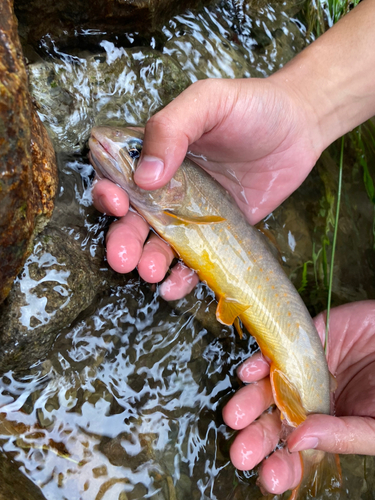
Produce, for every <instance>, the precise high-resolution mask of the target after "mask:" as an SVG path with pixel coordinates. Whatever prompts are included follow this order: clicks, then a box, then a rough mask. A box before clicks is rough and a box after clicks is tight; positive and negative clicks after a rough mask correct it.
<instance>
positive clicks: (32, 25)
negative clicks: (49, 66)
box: [15, 0, 212, 51]
mask: <svg viewBox="0 0 375 500" xmlns="http://www.w3.org/2000/svg"><path fill="white" fill-rule="evenodd" d="M211 1H212V0H59V1H58V2H56V0H16V1H15V9H16V15H17V17H18V19H19V21H20V25H21V32H22V35H23V37H24V38H25V39H27V41H28V42H29V43H30V44H32V45H33V46H34V47H38V49H42V50H43V47H44V48H46V47H48V50H49V51H53V49H54V47H55V46H56V45H57V46H59V47H62V46H64V47H66V46H70V45H71V44H73V45H75V44H76V43H77V37H80V36H81V35H84V34H85V33H87V30H90V38H91V39H93V38H94V37H95V30H98V31H105V32H107V33H111V34H112V35H113V34H116V35H119V36H123V34H124V32H129V31H138V32H139V36H140V37H143V36H147V35H148V34H150V32H152V31H154V30H155V29H157V27H158V26H160V24H161V23H162V22H163V21H166V20H168V19H170V18H172V17H173V16H174V15H176V14H178V13H180V12H183V11H184V10H186V9H188V8H193V7H197V6H198V5H200V4H203V3H205V4H207V3H210V2H211ZM39 42H41V45H39ZM80 42H82V43H80V46H81V47H82V44H83V45H84V44H85V43H87V36H86V37H85V36H83V37H82V38H81V40H80Z"/></svg>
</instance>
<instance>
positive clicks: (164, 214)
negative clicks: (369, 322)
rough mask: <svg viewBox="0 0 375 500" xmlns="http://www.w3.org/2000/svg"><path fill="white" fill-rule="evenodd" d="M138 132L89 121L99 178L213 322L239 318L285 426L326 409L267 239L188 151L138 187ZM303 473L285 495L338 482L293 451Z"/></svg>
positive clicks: (335, 469)
mask: <svg viewBox="0 0 375 500" xmlns="http://www.w3.org/2000/svg"><path fill="white" fill-rule="evenodd" d="M142 144H143V134H142V133H141V132H139V131H136V130H132V129H127V128H118V127H117V128H115V127H94V128H93V129H92V131H91V137H90V139H89V148H90V153H89V157H90V161H91V163H92V165H93V167H94V168H95V170H96V171H97V173H98V174H99V176H100V177H105V178H107V179H109V180H111V181H112V182H114V183H116V184H117V185H119V186H121V188H123V189H124V190H125V191H126V192H127V194H128V196H129V199H130V203H131V205H132V207H133V208H134V209H135V210H136V211H137V212H138V213H139V214H140V215H141V216H142V217H143V218H144V219H145V220H146V221H147V222H148V224H149V225H150V226H151V227H152V228H153V229H154V231H156V233H157V234H159V235H160V236H161V238H163V239H164V240H165V241H166V242H167V243H168V244H170V245H171V247H172V248H173V249H174V250H175V252H176V253H177V255H178V256H179V258H180V259H182V260H183V262H184V263H185V264H186V265H187V266H189V267H190V268H191V269H194V270H195V271H196V273H197V274H198V276H199V278H200V280H202V281H204V282H205V283H207V285H208V286H209V287H210V288H211V289H212V290H213V291H214V293H215V295H216V299H217V301H218V305H217V310H216V318H217V320H218V321H219V322H221V323H222V324H225V325H232V324H234V325H235V326H236V328H238V329H239V325H240V323H239V320H240V321H241V322H242V325H243V326H244V327H245V328H246V329H247V331H248V332H249V333H250V334H251V335H252V336H253V337H254V338H255V340H256V341H257V343H258V345H259V347H260V350H261V352H262V353H263V355H264V356H265V357H266V358H267V360H268V361H269V363H270V380H271V386H272V391H273V396H274V400H275V403H276V405H277V407H278V408H279V410H280V412H281V418H282V419H283V422H284V423H285V424H287V425H288V426H290V427H291V428H295V427H297V426H298V425H300V424H301V423H302V422H304V421H305V419H306V418H307V416H308V415H311V414H315V413H323V414H330V407H331V397H330V373H329V370H328V366H327V361H326V357H325V354H324V349H323V346H322V343H321V341H320V338H319V335H318V332H317V330H316V328H315V326H314V323H313V321H312V318H311V316H310V314H309V312H308V310H307V308H306V306H305V304H304V302H303V301H302V299H301V297H300V295H299V294H298V292H297V290H296V289H295V287H294V286H293V284H292V283H291V281H290V280H289V279H288V277H287V275H286V274H285V272H284V270H283V269H282V267H281V265H280V263H279V261H278V259H277V258H275V256H274V255H273V253H272V252H271V251H270V248H269V244H268V243H267V241H265V238H264V235H263V234H262V233H261V232H260V231H259V230H258V229H256V228H255V227H253V226H251V225H250V224H249V223H248V222H247V220H246V219H245V216H244V215H243V213H242V212H241V210H240V209H239V208H238V206H237V204H236V203H235V201H234V200H233V199H232V197H231V196H230V194H229V193H228V192H227V191H226V190H225V189H224V188H223V187H222V186H221V185H220V184H219V183H218V182H217V181H215V180H214V179H213V178H212V176H210V175H209V174H208V173H207V172H205V170H204V169H202V168H201V167H199V166H198V165H197V164H195V163H194V162H193V161H192V160H191V159H189V158H188V157H186V158H185V159H184V161H183V163H182V165H181V166H180V168H179V169H178V170H177V172H176V174H175V175H174V177H173V178H172V179H171V181H170V182H169V183H168V184H167V185H166V186H164V187H163V188H160V189H157V190H154V191H145V190H143V189H141V188H140V187H138V186H137V185H136V184H135V182H134V180H133V175H134V172H135V169H136V167H137V162H138V159H139V157H140V155H141V151H142ZM300 457H301V461H302V466H303V479H302V481H301V483H300V485H298V487H297V488H295V489H294V490H293V491H292V494H291V497H290V498H291V499H293V500H296V499H297V498H305V496H303V495H306V494H308V495H313V496H316V494H318V493H319V490H321V489H322V487H323V486H322V484H323V482H324V481H325V479H326V478H327V477H332V478H337V480H336V479H335V480H334V481H332V480H331V481H330V482H331V483H332V484H336V485H337V482H339V481H340V479H339V478H340V472H339V466H338V463H337V457H336V456H334V455H331V454H327V453H325V452H323V451H320V450H306V451H302V452H300Z"/></svg>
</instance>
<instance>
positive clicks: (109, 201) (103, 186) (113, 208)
mask: <svg viewBox="0 0 375 500" xmlns="http://www.w3.org/2000/svg"><path fill="white" fill-rule="evenodd" d="M92 198H93V202H94V206H95V208H96V209H97V210H99V212H103V213H106V214H108V215H114V216H115V217H123V216H124V215H125V214H126V213H127V212H128V210H129V198H128V195H127V194H126V193H125V191H124V190H123V189H121V188H120V187H119V186H116V184H113V182H111V181H109V180H107V179H100V180H95V181H94V183H93V186H92Z"/></svg>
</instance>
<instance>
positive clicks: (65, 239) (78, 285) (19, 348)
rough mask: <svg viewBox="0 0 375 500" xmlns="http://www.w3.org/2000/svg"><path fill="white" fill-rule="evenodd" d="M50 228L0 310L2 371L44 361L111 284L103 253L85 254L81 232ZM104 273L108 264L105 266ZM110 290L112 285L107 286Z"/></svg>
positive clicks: (50, 226) (0, 361) (37, 243)
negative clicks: (64, 332) (64, 330)
mask: <svg viewBox="0 0 375 500" xmlns="http://www.w3.org/2000/svg"><path fill="white" fill-rule="evenodd" d="M79 231H81V232H82V229H81V230H79V229H78V230H77V231H76V233H75V234H70V235H69V234H68V233H67V232H64V231H62V230H61V229H59V228H58V227H56V226H54V225H51V224H50V225H48V226H47V227H46V229H45V230H44V231H43V232H42V233H41V234H40V235H38V236H37V238H36V240H35V246H34V251H33V253H32V255H31V256H30V257H29V258H28V260H27V261H26V264H25V266H24V269H23V271H22V273H21V274H20V276H19V277H18V278H17V280H16V281H15V283H14V285H13V288H12V290H11V292H10V294H9V296H8V298H7V299H6V300H5V301H4V303H3V304H2V305H1V306H0V370H1V371H5V370H9V369H15V370H18V371H19V370H25V369H27V368H29V367H30V366H31V365H32V364H34V363H36V362H38V361H40V360H42V359H43V358H45V356H46V354H47V353H48V351H49V350H50V348H51V346H52V344H53V342H54V340H55V338H56V335H57V334H58V333H59V331H60V330H61V329H62V328H64V327H65V326H68V325H69V324H70V323H71V322H72V321H73V320H74V319H75V318H76V317H77V316H78V314H79V313H80V312H81V311H83V310H84V309H85V308H87V307H88V306H89V305H90V304H91V302H92V301H93V299H94V297H95V295H96V294H97V293H98V292H99V291H100V290H102V289H103V288H104V287H105V285H107V280H106V275H107V277H108V275H110V274H111V275H112V273H111V272H110V271H109V270H108V272H107V273H105V272H100V269H101V268H102V266H103V264H104V263H103V255H104V249H103V250H102V251H101V252H97V253H96V254H95V255H92V254H91V253H90V252H89V251H83V250H82V247H81V244H80V242H79V240H78V239H77V234H78V233H79ZM104 269H105V266H104ZM107 286H108V285H107Z"/></svg>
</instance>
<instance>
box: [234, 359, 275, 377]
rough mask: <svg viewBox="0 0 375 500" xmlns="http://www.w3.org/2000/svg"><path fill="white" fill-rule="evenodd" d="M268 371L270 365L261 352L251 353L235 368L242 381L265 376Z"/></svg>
mask: <svg viewBox="0 0 375 500" xmlns="http://www.w3.org/2000/svg"><path fill="white" fill-rule="evenodd" d="M269 373H270V365H269V364H268V363H267V361H266V360H265V359H264V357H263V355H262V353H261V352H257V353H255V354H253V355H252V356H251V357H250V358H248V359H247V360H246V361H245V362H244V363H242V365H240V366H239V367H238V369H237V375H238V377H239V378H240V380H242V382H247V383H249V382H255V381H256V380H261V379H262V378H264V377H267V375H269Z"/></svg>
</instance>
